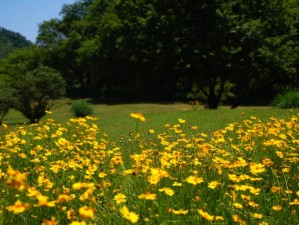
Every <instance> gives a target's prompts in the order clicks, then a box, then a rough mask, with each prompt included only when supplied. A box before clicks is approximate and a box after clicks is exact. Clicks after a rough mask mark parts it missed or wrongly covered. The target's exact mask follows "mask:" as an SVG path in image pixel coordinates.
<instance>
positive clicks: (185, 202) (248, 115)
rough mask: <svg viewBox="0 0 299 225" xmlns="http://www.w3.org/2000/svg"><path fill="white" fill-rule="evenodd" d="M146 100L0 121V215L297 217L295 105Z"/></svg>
mask: <svg viewBox="0 0 299 225" xmlns="http://www.w3.org/2000/svg"><path fill="white" fill-rule="evenodd" d="M136 106H137V105H136ZM153 106H154V105H152V108H146V107H145V106H144V105H138V109H137V108H134V110H132V111H129V109H126V110H123V111H121V112H119V111H120V109H119V108H117V109H116V110H115V111H114V112H113V110H112V109H110V110H112V111H110V112H109V113H108V112H107V111H106V113H105V112H104V111H103V112H101V113H100V115H97V116H96V117H98V116H99V119H97V118H95V117H87V118H79V119H70V120H66V119H65V121H62V122H56V120H52V119H49V118H50V117H53V118H54V117H56V116H58V115H56V112H55V111H53V113H52V114H50V115H48V116H47V117H48V118H45V119H44V121H42V122H41V123H39V124H34V125H18V126H17V127H16V128H15V129H11V127H10V126H11V125H10V124H9V125H8V127H7V126H6V125H3V126H2V132H3V135H2V136H1V139H0V141H1V146H0V149H1V150H0V159H1V161H0V169H1V170H0V186H1V190H2V194H1V216H0V222H1V223H2V224H72V225H74V224H130V223H137V224H208V223H211V224H264V225H265V224H279V225H280V224H298V223H299V218H298V211H297V210H298V209H297V207H298V205H299V186H298V180H299V178H298V175H297V174H298V162H299V157H298V156H299V152H298V149H299V148H298V144H299V133H298V131H299V125H298V116H297V114H296V111H289V110H278V109H269V108H265V109H262V108H256V109H254V108H239V109H237V110H229V109H227V108H221V109H220V110H217V111H206V110H203V109H196V110H194V109H192V108H191V109H190V108H189V110H186V109H185V108H184V109H182V110H180V109H176V110H169V111H167V110H166V109H165V108H164V109H165V111H164V112H163V113H159V112H157V111H155V110H154V107H153ZM187 106H188V105H187ZM106 107H108V106H106ZM111 107H112V108H113V107H119V106H111ZM131 107H132V106H131ZM143 107H144V108H143ZM108 108H109V107H108ZM108 108H106V110H108ZM161 108H162V107H161ZM161 108H160V110H161ZM131 109H132V108H131ZM156 109H157V108H156ZM57 110H58V109H57ZM60 110H62V109H61V108H60ZM101 110H103V107H102V108H101ZM140 111H141V114H139V112H140ZM132 113H133V114H132ZM1 220H2V221H1Z"/></svg>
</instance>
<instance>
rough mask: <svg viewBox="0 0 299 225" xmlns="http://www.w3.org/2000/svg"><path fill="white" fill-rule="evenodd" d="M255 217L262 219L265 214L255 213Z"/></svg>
mask: <svg viewBox="0 0 299 225" xmlns="http://www.w3.org/2000/svg"><path fill="white" fill-rule="evenodd" d="M253 217H254V218H256V219H262V218H263V215H262V214H260V213H253Z"/></svg>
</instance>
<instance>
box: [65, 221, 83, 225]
mask: <svg viewBox="0 0 299 225" xmlns="http://www.w3.org/2000/svg"><path fill="white" fill-rule="evenodd" d="M86 224H87V223H86V222H85V221H73V222H71V223H70V224H69V225H86Z"/></svg>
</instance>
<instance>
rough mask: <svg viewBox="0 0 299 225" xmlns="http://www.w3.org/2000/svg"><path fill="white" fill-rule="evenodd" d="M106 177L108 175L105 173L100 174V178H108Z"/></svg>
mask: <svg viewBox="0 0 299 225" xmlns="http://www.w3.org/2000/svg"><path fill="white" fill-rule="evenodd" d="M106 176H107V174H106V173H104V172H100V173H99V174H98V177H99V178H104V177H106Z"/></svg>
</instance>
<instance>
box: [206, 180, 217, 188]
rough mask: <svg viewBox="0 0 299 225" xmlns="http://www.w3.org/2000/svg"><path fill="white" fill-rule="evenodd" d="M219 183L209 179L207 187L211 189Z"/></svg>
mask: <svg viewBox="0 0 299 225" xmlns="http://www.w3.org/2000/svg"><path fill="white" fill-rule="evenodd" d="M218 185H219V182H218V181H216V180H214V181H211V182H210V183H209V184H208V187H209V188H211V189H215V188H216V187H217V186H218Z"/></svg>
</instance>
